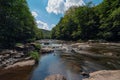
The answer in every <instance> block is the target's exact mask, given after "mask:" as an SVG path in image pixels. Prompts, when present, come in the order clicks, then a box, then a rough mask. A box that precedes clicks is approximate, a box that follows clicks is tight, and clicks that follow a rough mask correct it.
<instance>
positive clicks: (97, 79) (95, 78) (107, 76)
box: [83, 70, 120, 80]
mask: <svg viewBox="0 0 120 80" xmlns="http://www.w3.org/2000/svg"><path fill="white" fill-rule="evenodd" d="M83 80H120V70H101V71H96V72H93V73H90V77H89V78H87V79H83Z"/></svg>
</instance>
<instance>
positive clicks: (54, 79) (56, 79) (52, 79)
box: [45, 74, 67, 80]
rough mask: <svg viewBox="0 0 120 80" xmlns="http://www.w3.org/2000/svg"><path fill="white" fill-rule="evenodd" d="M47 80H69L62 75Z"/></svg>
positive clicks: (49, 77)
mask: <svg viewBox="0 0 120 80" xmlns="http://www.w3.org/2000/svg"><path fill="white" fill-rule="evenodd" d="M45 80H67V79H66V78H65V77H64V76H62V75H60V74H56V75H51V76H48V77H47V78H45Z"/></svg>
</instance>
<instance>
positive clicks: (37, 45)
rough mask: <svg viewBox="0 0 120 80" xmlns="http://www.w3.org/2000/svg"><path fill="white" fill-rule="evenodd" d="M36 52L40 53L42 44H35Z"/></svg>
mask: <svg viewBox="0 0 120 80" xmlns="http://www.w3.org/2000/svg"><path fill="white" fill-rule="evenodd" d="M34 47H35V50H37V51H39V50H40V49H41V45H40V43H35V44H34Z"/></svg>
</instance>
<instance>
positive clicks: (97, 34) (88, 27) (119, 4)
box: [51, 0, 120, 41]
mask: <svg viewBox="0 0 120 80" xmlns="http://www.w3.org/2000/svg"><path fill="white" fill-rule="evenodd" d="M51 38H53V39H60V40H73V41H77V40H84V41H87V40H106V41H120V0H103V2H102V3H100V4H99V5H96V6H95V5H93V4H92V2H89V3H88V4H86V5H85V6H79V7H75V6H74V7H71V8H70V9H69V10H68V11H66V13H65V15H64V17H62V18H61V20H60V21H59V23H58V24H57V25H56V26H55V27H54V28H53V29H52V31H51Z"/></svg>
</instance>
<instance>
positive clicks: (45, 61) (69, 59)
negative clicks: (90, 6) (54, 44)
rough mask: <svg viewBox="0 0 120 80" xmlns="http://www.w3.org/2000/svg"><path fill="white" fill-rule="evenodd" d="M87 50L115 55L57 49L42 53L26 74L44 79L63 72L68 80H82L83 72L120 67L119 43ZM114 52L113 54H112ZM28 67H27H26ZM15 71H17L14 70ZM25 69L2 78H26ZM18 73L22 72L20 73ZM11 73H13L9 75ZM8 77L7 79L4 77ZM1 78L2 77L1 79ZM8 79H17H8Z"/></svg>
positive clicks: (39, 79)
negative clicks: (86, 53) (68, 51)
mask: <svg viewBox="0 0 120 80" xmlns="http://www.w3.org/2000/svg"><path fill="white" fill-rule="evenodd" d="M91 46H92V47H91V48H90V49H88V50H87V52H88V53H93V54H96V55H104V53H105V54H107V55H113V56H112V57H99V56H97V57H95V56H86V55H82V54H79V53H65V52H61V51H56V52H52V53H48V54H42V55H41V57H40V59H39V64H38V65H37V66H36V67H35V68H34V69H33V71H32V73H31V69H30V72H29V73H26V75H31V77H30V80H44V79H45V78H46V77H47V76H49V75H53V74H61V75H63V76H65V77H66V78H67V80H82V79H83V78H85V77H86V76H83V75H82V73H83V72H84V73H90V72H94V71H98V70H118V69H120V46H119V45H117V46H116V45H105V44H103V45H100V44H94V45H91ZM111 53H112V54H111ZM26 69H27V67H26ZM14 71H17V69H16V70H14ZM22 72H23V70H22V69H21V72H19V71H17V72H16V73H15V74H14V73H13V74H11V73H12V72H10V71H9V73H7V74H4V75H1V76H0V77H1V78H2V80H7V78H6V77H5V75H7V77H9V78H10V77H12V76H16V77H20V76H21V77H20V79H21V80H25V79H24V77H23V76H24V75H25V74H23V76H22ZM17 73H21V75H18V74H17ZM8 74H11V75H12V76H11V75H8ZM4 78H6V79H4ZM18 79H19V78H18ZM0 80H1V79H0ZM8 80H16V79H15V78H14V79H8Z"/></svg>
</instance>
